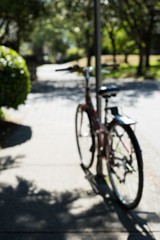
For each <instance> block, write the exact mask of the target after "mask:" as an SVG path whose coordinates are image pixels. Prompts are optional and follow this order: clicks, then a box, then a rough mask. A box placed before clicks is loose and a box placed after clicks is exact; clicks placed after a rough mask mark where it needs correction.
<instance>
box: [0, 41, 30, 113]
mask: <svg viewBox="0 0 160 240" xmlns="http://www.w3.org/2000/svg"><path fill="white" fill-rule="evenodd" d="M29 91H30V75H29V71H28V68H27V65H26V62H25V60H24V59H23V58H22V57H20V56H19V55H18V53H17V52H15V51H14V50H12V49H10V48H7V47H4V46H0V107H2V106H5V107H8V108H10V107H11V108H14V109H17V107H18V106H19V105H20V104H22V103H24V102H25V100H26V98H27V95H28V93H29Z"/></svg>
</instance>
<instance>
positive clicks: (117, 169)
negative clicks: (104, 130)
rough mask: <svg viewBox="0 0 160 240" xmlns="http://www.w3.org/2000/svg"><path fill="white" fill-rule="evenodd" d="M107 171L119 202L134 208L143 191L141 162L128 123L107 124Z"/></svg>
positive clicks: (134, 137) (140, 156)
mask: <svg viewBox="0 0 160 240" xmlns="http://www.w3.org/2000/svg"><path fill="white" fill-rule="evenodd" d="M108 139H109V147H108V148H109V149H108V158H109V161H108V166H107V167H108V173H109V179H110V182H111V185H112V189H113V192H114V194H115V196H116V198H117V199H118V201H119V202H120V204H121V205H122V206H123V207H125V208H127V209H133V208H135V207H136V206H137V205H138V204H139V202H140V199H141V196H142V191H143V162H142V154H141V150H140V147H139V144H138V141H137V138H136V136H135V134H134V132H133V130H132V129H131V127H130V126H129V125H121V124H118V123H116V122H114V121H113V122H112V123H111V124H110V126H109V133H108Z"/></svg>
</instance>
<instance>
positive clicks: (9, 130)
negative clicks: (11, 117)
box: [0, 121, 32, 148]
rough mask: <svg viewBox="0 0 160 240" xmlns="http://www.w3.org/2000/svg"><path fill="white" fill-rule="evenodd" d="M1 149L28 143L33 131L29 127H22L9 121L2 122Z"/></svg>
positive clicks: (0, 126)
mask: <svg viewBox="0 0 160 240" xmlns="http://www.w3.org/2000/svg"><path fill="white" fill-rule="evenodd" d="M0 132H1V134H0V147H1V148H8V147H13V146H16V145H19V144H22V143H25V142H26V141H28V140H30V139H31V137H32V131H31V128H30V127H29V126H25V125H21V124H18V123H14V122H9V121H0Z"/></svg>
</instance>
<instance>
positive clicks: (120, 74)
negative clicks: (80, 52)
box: [72, 55, 160, 80]
mask: <svg viewBox="0 0 160 240" xmlns="http://www.w3.org/2000/svg"><path fill="white" fill-rule="evenodd" d="M101 62H102V63H109V62H113V61H112V56H111V55H106V56H102V58H101ZM117 62H118V63H119V64H120V66H119V67H118V68H117V69H111V71H110V73H107V74H102V77H103V78H123V79H124V78H134V79H142V80H144V79H152V80H160V56H159V55H152V56H151V57H150V68H149V69H146V70H144V74H143V76H140V77H139V76H137V75H136V72H137V66H138V56H137V55H130V56H129V57H128V64H126V63H124V56H123V55H117ZM72 63H73V64H75V63H76V64H77V63H78V64H80V65H81V66H85V65H86V58H82V59H80V60H78V62H72ZM94 64H95V59H94V58H93V59H92V65H94Z"/></svg>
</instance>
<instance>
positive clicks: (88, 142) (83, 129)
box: [75, 104, 95, 169]
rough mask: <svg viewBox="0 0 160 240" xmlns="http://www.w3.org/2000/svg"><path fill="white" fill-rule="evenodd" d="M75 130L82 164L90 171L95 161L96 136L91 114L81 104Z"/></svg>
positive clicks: (77, 112) (78, 108)
mask: <svg viewBox="0 0 160 240" xmlns="http://www.w3.org/2000/svg"><path fill="white" fill-rule="evenodd" d="M75 128H76V129H75V130H76V140H77V147H78V152H79V156H80V160H81V164H83V166H84V167H85V168H86V169H89V168H90V167H91V166H92V163H93V160H94V153H95V136H94V133H93V131H92V128H91V121H90V117H89V114H88V112H87V111H86V110H84V107H83V105H81V104H80V105H78V107H77V111H76V117H75Z"/></svg>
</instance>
